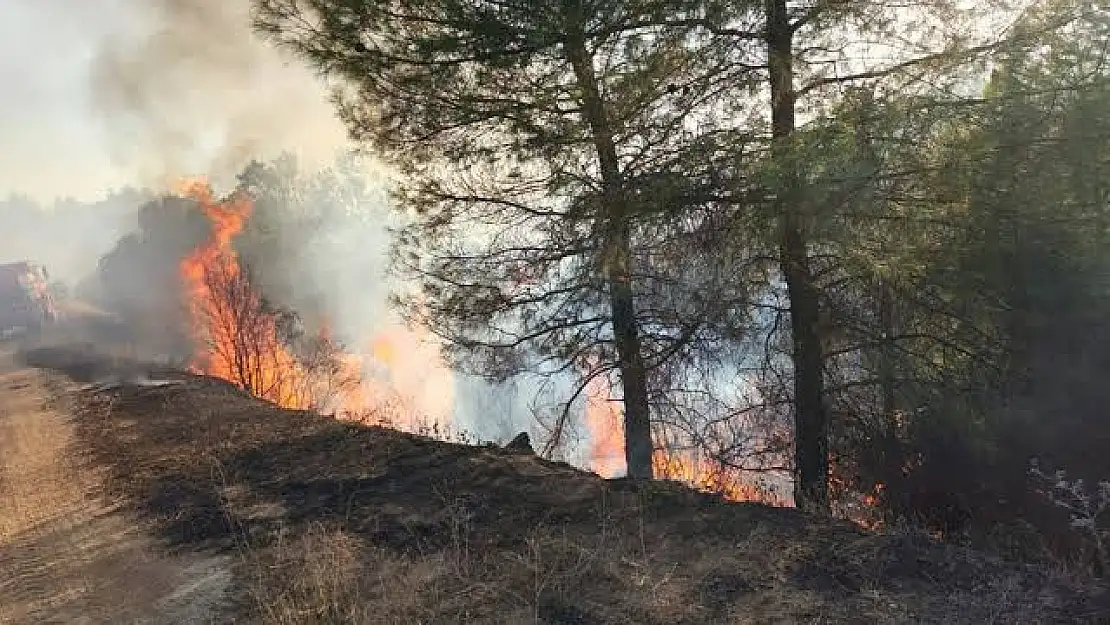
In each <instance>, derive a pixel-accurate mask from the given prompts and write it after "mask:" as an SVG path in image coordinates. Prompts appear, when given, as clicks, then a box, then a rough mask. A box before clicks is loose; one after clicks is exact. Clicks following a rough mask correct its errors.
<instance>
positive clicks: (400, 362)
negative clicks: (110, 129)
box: [175, 178, 454, 429]
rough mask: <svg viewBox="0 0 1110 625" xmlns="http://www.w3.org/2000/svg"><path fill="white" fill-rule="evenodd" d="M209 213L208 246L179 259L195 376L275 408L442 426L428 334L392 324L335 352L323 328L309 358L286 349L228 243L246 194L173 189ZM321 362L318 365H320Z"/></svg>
mask: <svg viewBox="0 0 1110 625" xmlns="http://www.w3.org/2000/svg"><path fill="white" fill-rule="evenodd" d="M175 190H176V193H177V195H179V196H182V197H187V198H191V199H193V200H194V201H196V202H197V205H198V206H199V208H200V209H201V211H202V212H203V213H204V214H205V215H206V216H207V218H208V221H209V226H210V232H209V236H208V238H207V240H206V241H205V242H204V243H203V244H202V245H200V246H199V247H197V248H196V249H195V250H193V251H192V252H191V253H189V254H188V255H187V256H186V257H185V258H183V259H181V262H180V275H181V279H182V282H183V285H184V296H185V303H186V306H187V309H188V314H189V319H190V322H191V331H192V337H193V342H194V357H193V360H192V362H191V363H190V369H191V370H192V371H193V372H194V373H199V374H203V375H210V376H213V377H219V378H222V379H225V380H228V381H230V382H233V383H235V384H236V385H238V386H239V387H240V388H243V389H244V390H247V391H248V392H250V393H252V394H253V395H256V396H258V397H261V398H263V399H267V400H269V401H272V402H274V403H276V404H278V405H280V406H283V407H286V408H295V409H314V410H327V411H331V412H334V413H335V414H337V415H342V416H346V417H349V418H356V419H363V420H372V421H377V422H387V423H389V424H391V425H393V426H395V427H401V428H406V429H416V428H418V427H421V426H423V425H427V422H429V421H430V422H432V423H434V424H437V425H441V426H446V425H448V424H449V422H450V419H451V415H452V412H453V409H454V393H453V391H454V385H453V377H452V375H451V372H450V370H449V369H448V367H447V366H446V364H445V363H444V361H443V357H442V354H441V353H440V351H439V348H438V346H436V345H435V344H434V343H433V342H432V341H430V340H429V336H428V333H427V332H426V331H423V332H422V331H421V330H420V329H415V330H414V329H409V328H407V327H403V326H400V325H397V326H390V327H387V328H385V329H383V330H381V331H379V332H378V333H377V334H376V335H375V337H374V338H373V340H372V341H371V344H370V345H369V346H368V349H367V351H366V353H363V354H352V353H346V352H342V351H340V350H338V347H337V343H336V342H335V341H334V340H333V338H332V336H331V331H330V328H329V327H328V325H327V324H326V323H325V324H324V327H322V328H321V329H320V330H319V333H318V335H317V336H316V337H315V341H314V342H312V343H311V344H310V346H309V349H308V351H309V353H307V354H303V353H301V351H304V350H303V349H299V350H298V353H297V354H294V353H292V352H291V351H290V348H289V346H288V344H287V342H286V341H285V340H283V335H282V326H281V318H280V316H279V315H278V314H276V313H274V312H272V311H270V310H269V309H268V308H267V306H265V304H264V302H263V301H262V298H261V295H260V294H259V293H258V292H257V291H256V290H255V289H254V287H253V285H252V284H251V281H250V280H249V276H246V275H244V273H243V269H242V268H241V267H240V265H239V260H238V256H237V254H236V252H235V249H234V247H233V246H232V243H233V241H234V239H235V237H236V236H237V235H239V234H240V233H241V232H242V231H243V228H244V226H245V225H246V222H247V220H248V219H249V218H250V216H251V213H252V209H253V206H252V203H251V200H250V197H249V196H247V195H246V194H245V193H236V194H234V195H232V196H231V197H229V198H225V199H218V198H216V197H215V195H214V194H213V192H212V188H211V187H210V186H209V185H208V184H207V182H206V181H205V180H203V179H199V178H197V179H188V180H184V181H181V182H180V183H178V184H177V185H175ZM320 361H326V366H319V364H320Z"/></svg>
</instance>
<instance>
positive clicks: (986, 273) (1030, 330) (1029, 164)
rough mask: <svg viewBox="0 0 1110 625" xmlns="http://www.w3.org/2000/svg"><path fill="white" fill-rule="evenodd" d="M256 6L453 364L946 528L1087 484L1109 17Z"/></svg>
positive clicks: (1093, 10)
mask: <svg viewBox="0 0 1110 625" xmlns="http://www.w3.org/2000/svg"><path fill="white" fill-rule="evenodd" d="M257 4H258V6H259V9H260V16H261V17H260V22H259V26H260V28H261V29H262V30H263V31H264V32H266V33H268V34H269V35H270V36H271V37H272V38H273V39H274V40H275V41H276V42H277V43H278V44H280V45H283V46H285V47H287V48H289V49H292V50H294V51H296V52H298V53H299V54H300V55H301V56H303V57H304V58H305V59H306V60H307V61H308V62H310V63H312V64H313V65H314V66H316V67H318V68H319V69H321V70H323V71H324V72H326V73H328V74H329V75H331V76H333V77H335V78H336V79H340V80H343V81H345V82H346V83H347V84H349V88H345V89H344V90H343V91H341V97H340V106H339V111H340V113H341V114H342V115H343V116H344V118H345V120H346V121H347V123H348V126H349V128H350V129H351V131H352V132H353V134H354V135H355V136H356V137H358V138H360V139H362V140H364V141H365V142H367V143H368V144H370V145H371V146H373V147H374V148H375V149H377V150H379V151H380V152H381V153H382V154H383V155H384V156H385V157H386V158H387V159H389V160H390V161H391V162H393V163H395V164H396V165H397V166H398V168H399V170H400V172H401V177H400V178H399V180H400V187H399V191H398V194H397V197H398V200H399V201H400V203H401V205H402V206H405V207H408V208H409V209H410V210H411V211H413V214H414V215H415V219H414V222H413V225H412V226H411V227H410V228H408V229H407V230H406V231H405V232H404V233H403V235H402V238H401V239H400V241H399V246H400V247H399V253H400V254H402V255H403V259H404V263H405V264H404V267H405V268H406V269H407V270H408V273H409V275H410V276H412V277H413V278H414V279H416V280H417V281H418V282H421V283H423V285H424V289H423V291H422V293H421V295H420V297H418V298H416V299H415V300H414V301H415V302H418V303H419V306H420V307H421V310H422V311H424V312H425V313H426V314H427V315H429V317H428V318H430V319H431V323H432V325H433V326H434V327H435V328H436V329H437V331H438V332H440V333H442V334H443V335H444V336H446V337H448V338H449V339H450V340H451V342H452V345H453V348H452V349H453V350H454V351H453V353H454V355H455V360H456V362H457V363H458V364H459V365H460V366H464V367H468V368H470V369H471V370H474V371H483V372H485V373H486V374H488V375H491V376H506V377H511V376H514V375H545V374H547V373H549V372H551V371H554V370H558V371H566V372H570V373H575V374H577V375H578V376H580V377H579V379H580V380H583V382H585V380H588V379H589V378H590V377H591V376H595V375H603V374H604V375H610V374H611V375H610V379H611V381H612V383H613V384H614V388H618V389H620V396H621V397H622V400H623V405H624V414H625V421H624V435H625V439H626V441H625V442H626V445H627V449H628V453H627V460H628V462H629V471H630V473H631V474H632V475H639V476H644V475H650V473H651V472H652V467H651V466H650V461H649V460H645V455H644V454H645V452H644V446H645V445H648V446H650V445H651V444H652V443H651V439H652V435H651V434H650V432H651V430H652V429H654V431H655V436H654V439H655V440H654V442H655V444H656V445H659V444H663V443H664V442H668V441H667V439H668V438H670V437H676V438H677V439H681V440H684V442H686V443H688V444H689V443H693V444H695V445H700V446H701V447H702V448H703V449H704V450H707V451H708V452H709V453H710V455H711V456H713V457H715V458H717V459H719V460H721V461H722V462H724V463H729V462H733V463H735V465H734V466H742V464H743V463H741V462H737V461H736V459H737V458H745V457H747V456H748V455H749V454H752V453H755V454H756V455H760V452H761V451H762V452H769V453H771V454H772V455H773V456H776V457H777V458H778V460H777V461H776V462H775V463H772V465H774V464H776V463H778V462H779V461H783V462H784V463H785V464H786V465H788V466H790V467H792V468H793V471H794V472H795V500H796V501H797V502H798V503H799V504H800V505H802V506H804V507H806V508H808V509H811V510H814V511H822V510H824V511H828V510H829V508H830V506H834V507H836V508H837V509H843V506H844V505H846V504H847V503H850V502H851V501H852V500H853V497H858V498H861V500H862V501H865V502H870V503H871V504H872V505H874V506H877V510H878V511H879V512H880V513H881V514H883V515H886V516H888V518H890V519H893V518H907V519H915V520H924V521H925V522H926V523H927V524H930V525H932V526H935V527H936V528H938V529H941V530H943V531H945V532H958V531H964V530H966V529H968V528H969V527H973V526H976V524H977V523H980V524H981V525H978V526H977V527H985V526H989V525H990V524H991V523H993V522H994V521H996V520H998V519H999V518H1010V519H1012V518H1014V516H1015V515H1017V514H1019V513H1020V511H1026V512H1027V513H1028V514H1030V515H1033V516H1034V517H1035V516H1036V514H1039V513H1034V512H1031V510H1032V509H1033V507H1035V505H1034V503H1033V502H1032V501H1031V500H1030V498H1029V497H1027V496H1023V495H1022V493H1028V488H1027V479H1026V478H1027V476H1026V469H1027V468H1028V462H1029V460H1030V458H1031V457H1033V456H1046V457H1047V456H1051V457H1053V459H1054V460H1053V462H1056V463H1062V464H1069V463H1074V464H1077V465H1078V464H1082V465H1083V468H1082V469H1081V471H1082V472H1083V473H1084V475H1086V476H1088V477H1089V478H1095V479H1097V478H1099V477H1105V476H1108V475H1110V466H1106V465H1105V461H1104V460H1098V459H1096V457H1095V454H1094V453H1092V452H1091V451H1081V449H1083V450H1087V449H1088V445H1090V446H1091V448H1093V446H1094V444H1093V443H1091V442H1090V441H1093V440H1100V441H1101V440H1105V439H1104V438H1103V436H1104V433H1103V432H1104V429H1105V428H1106V425H1105V423H1106V421H1105V416H1104V412H1105V411H1104V409H1102V408H1101V407H1099V406H1100V405H1105V403H1104V400H1105V398H1104V397H1103V396H1102V395H1103V392H1102V390H1101V385H1099V384H1097V383H1093V384H1092V383H1088V382H1089V381H1092V380H1095V379H1098V378H1100V377H1102V376H1103V375H1105V363H1103V362H1102V359H1101V357H1100V356H1099V355H1098V354H1101V353H1102V351H1103V350H1101V349H1100V348H1098V347H1096V346H1097V345H1101V340H1102V339H1101V338H1100V337H1101V336H1102V331H1101V330H1100V328H1101V326H1102V325H1104V324H1103V323H1102V321H1101V319H1102V316H1103V315H1102V314H1101V311H1103V310H1105V309H1104V306H1105V304H1104V303H1103V298H1105V296H1106V293H1107V292H1108V291H1107V289H1106V288H1105V285H1103V284H1102V280H1103V278H1102V276H1105V275H1106V273H1105V271H1104V269H1105V267H1106V262H1107V261H1110V258H1107V257H1106V255H1105V254H1106V253H1105V252H1104V251H1103V250H1105V249H1106V248H1105V246H1104V245H1103V244H1102V238H1103V237H1104V236H1105V233H1106V232H1107V230H1106V222H1105V219H1106V214H1107V210H1108V208H1110V207H1108V206H1107V195H1106V194H1105V190H1104V189H1103V188H1102V184H1101V182H1100V181H1101V180H1104V179H1105V174H1106V171H1105V167H1106V164H1105V163H1106V161H1105V159H1103V158H1101V156H1100V155H1101V154H1102V153H1103V152H1104V151H1105V149H1106V146H1107V137H1106V136H1105V134H1102V133H1099V132H1098V130H1097V129H1098V128H1100V127H1101V126H1102V125H1103V124H1104V122H1103V121H1102V119H1103V118H1104V117H1105V112H1106V110H1107V108H1106V107H1107V102H1106V101H1105V100H1104V99H1103V94H1104V93H1105V89H1106V85H1107V74H1106V72H1105V66H1104V65H1103V62H1104V61H1105V58H1104V54H1105V49H1106V47H1105V45H1104V44H1105V43H1106V41H1107V36H1108V33H1107V30H1106V28H1107V26H1108V24H1110V17H1108V15H1107V13H1106V11H1105V10H1104V9H1103V8H1102V7H1098V6H1095V5H1091V4H1087V3H1072V2H1067V1H1065V2H1044V3H1031V4H1028V5H1023V6H1021V7H1013V8H1006V7H1002V6H994V5H991V6H987V5H986V4H985V3H984V4H981V5H966V6H965V5H961V6H959V7H957V6H956V5H955V4H948V3H921V4H919V5H913V6H909V7H907V6H905V5H898V7H894V6H888V5H886V4H884V3H862V4H859V3H856V4H852V5H851V6H848V5H841V4H831V5H830V4H828V3H819V2H818V3H812V4H810V3H801V4H791V3H786V2H771V3H767V4H763V3H757V4H752V5H748V4H744V3H741V4H736V3H715V2H711V1H710V2H674V3H662V4H660V3H641V2H635V1H630V2H625V1H602V2H577V1H568V2H562V3H555V4H543V5H542V6H541V5H539V4H536V3H531V2H515V3H514V2H509V3H477V4H475V3H463V2H455V1H454V0H436V1H433V2H421V1H415V0H413V1H408V0H399V1H397V2H383V3H366V4H363V5H359V6H358V7H352V6H351V5H349V4H347V3H341V2H327V1H324V2H311V3H309V2H299V1H297V0H259V1H258V2H257ZM431 13H434V14H436V15H439V16H444V17H442V18H441V19H438V20H436V21H432V22H430V21H429V20H427V19H426V16H427V15H429V14H431ZM875 41H885V42H895V41H897V42H899V43H897V44H891V43H886V44H881V45H880V44H876V43H872V42H875ZM1080 128H1082V129H1083V130H1082V131H1080V130H1079V129H1080ZM1091 129H1094V130H1091ZM1065 355H1067V356H1065ZM1064 371H1066V373H1064ZM1064 379H1067V380H1069V383H1068V384H1066V385H1065V384H1064V382H1063V380H1064ZM1055 380H1059V381H1058V382H1054V381H1055ZM1080 380H1082V381H1083V382H1079V381H1080ZM583 387H584V384H583ZM1080 387H1081V388H1080ZM1065 389H1067V390H1065ZM684 393H690V394H691V395H696V396H697V397H698V399H697V400H694V401H690V402H682V401H679V399H678V398H680V397H682V396H683V394H684ZM1096 397H1098V399H1096ZM712 406H716V407H719V409H718V410H709V409H708V408H710V407H712ZM646 423H651V426H650V427H648V426H646V425H645V424H646ZM679 424H681V427H679V428H678V429H679V430H680V431H679V432H678V433H677V436H676V432H675V430H676V426H677V425H679ZM776 424H777V425H778V426H781V427H785V428H787V429H789V430H793V432H794V435H793V441H792V442H793V448H794V453H793V455H792V457H784V454H783V453H782V452H783V451H784V450H783V449H781V448H776V446H774V445H767V443H769V442H772V441H773V439H774V437H773V436H769V435H765V436H756V437H752V438H754V439H756V440H757V441H758V443H762V444H763V445H764V446H765V447H764V448H763V449H762V450H761V449H759V444H756V445H755V446H754V447H753V446H752V444H751V443H752V440H751V438H747V437H745V434H751V433H752V432H756V431H759V429H758V428H760V427H762V428H767V430H766V431H767V432H774V431H776V428H775V425H776ZM691 426H692V427H691ZM730 426H731V428H732V429H731V431H730V429H729V428H730ZM682 427H684V428H685V431H681V430H682ZM554 431H555V432H556V433H557V432H558V428H556V429H555V430H554ZM722 432H728V433H729V434H731V435H732V436H731V440H725V441H722V440H721V434H722ZM1049 432H1051V434H1049ZM645 437H646V438H645ZM725 438H726V439H727V438H729V437H728V436H727V435H726V436H725ZM737 441H744V443H742V444H737ZM1033 441H1037V442H1036V443H1035V444H1034V443H1033ZM1079 441H1084V442H1082V443H1081V442H1079ZM1065 449H1067V451H1065ZM1049 517H1052V515H1051V514H1050V513H1048V512H1045V513H1044V515H1043V516H1042V517H1037V518H1038V520H1039V521H1044V522H1046V523H1047V522H1049V521H1048V519H1049ZM1031 518H1032V517H1031ZM1057 529H1059V528H1057Z"/></svg>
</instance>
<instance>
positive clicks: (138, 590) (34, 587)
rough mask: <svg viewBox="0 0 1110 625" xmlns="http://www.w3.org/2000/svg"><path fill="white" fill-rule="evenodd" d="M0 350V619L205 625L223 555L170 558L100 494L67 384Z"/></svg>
mask: <svg viewBox="0 0 1110 625" xmlns="http://www.w3.org/2000/svg"><path fill="white" fill-rule="evenodd" d="M13 351H14V350H13V348H11V347H10V346H0V624H4V625H6V624H9V623H10V624H16V623H19V624H22V623H28V624H30V623H35V624H39V623H212V622H220V621H221V620H222V619H220V618H218V611H219V609H220V606H221V605H222V603H223V599H224V596H225V592H226V591H227V589H228V586H229V584H230V582H231V574H230V572H229V564H228V562H227V560H226V558H224V557H215V556H202V555H198V554H185V555H170V554H168V553H166V551H165V550H164V549H163V548H161V546H160V545H159V543H158V541H157V540H156V539H155V538H153V537H152V536H151V534H150V533H149V532H148V531H147V530H146V528H144V527H143V525H142V524H141V523H140V522H139V521H138V520H137V519H136V518H135V517H134V516H132V515H130V514H129V513H127V512H125V511H124V508H123V507H122V506H119V505H115V504H113V503H112V502H111V501H109V500H108V499H107V498H106V496H105V495H104V489H103V484H102V477H101V472H100V470H99V469H98V468H97V467H95V466H91V464H90V462H89V460H88V459H87V456H86V454H84V453H83V452H82V451H81V448H80V446H79V445H78V444H77V441H76V439H75V435H74V428H73V425H72V423H71V420H70V416H69V414H70V411H69V410H68V409H67V405H66V404H67V401H69V399H68V393H67V391H68V390H71V389H72V388H73V383H72V382H69V381H67V380H63V379H61V378H58V377H54V376H51V375H49V374H46V373H44V372H42V371H39V370H35V369H29V368H25V367H22V366H20V365H18V364H17V362H16V359H15V357H14V353H13Z"/></svg>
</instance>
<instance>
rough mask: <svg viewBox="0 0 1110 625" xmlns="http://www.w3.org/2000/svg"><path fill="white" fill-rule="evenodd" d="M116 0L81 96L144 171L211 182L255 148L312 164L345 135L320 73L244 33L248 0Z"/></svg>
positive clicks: (122, 158)
mask: <svg viewBox="0 0 1110 625" xmlns="http://www.w3.org/2000/svg"><path fill="white" fill-rule="evenodd" d="M117 1H118V4H119V9H120V12H121V13H122V14H123V16H125V18H126V19H123V20H120V22H119V26H118V27H117V29H116V30H115V31H114V32H111V33H110V36H107V37H105V38H104V39H103V40H102V41H101V43H100V47H99V48H98V50H97V52H96V54H95V55H94V56H93V58H92V60H91V62H90V68H89V86H90V96H91V100H90V101H91V104H92V106H93V110H94V111H96V112H97V113H99V116H100V121H101V122H102V124H103V128H104V131H105V134H106V137H107V141H108V145H107V147H108V149H109V151H110V154H111V155H112V158H113V159H114V160H115V161H116V162H117V163H120V164H122V165H124V166H125V167H127V168H128V169H131V170H132V171H134V172H135V174H136V176H137V178H138V179H139V180H140V181H141V182H143V183H145V184H148V185H155V186H157V184H158V183H160V182H162V181H164V180H165V179H166V178H167V177H174V176H180V175H183V174H192V173H203V174H205V175H207V176H209V178H210V179H212V181H213V182H214V183H215V184H216V185H217V186H220V183H225V184H226V183H227V182H230V180H231V178H230V177H231V176H232V175H233V174H234V173H236V172H238V171H239V170H240V169H241V168H242V167H243V166H244V165H245V164H246V163H247V162H248V161H249V160H250V159H252V158H269V157H274V156H276V155H277V154H278V153H279V152H282V151H288V150H292V151H294V152H296V153H297V155H298V156H299V157H300V158H301V160H302V161H303V162H306V163H313V162H315V163H319V162H323V161H326V160H328V159H330V158H331V157H333V156H334V154H335V152H336V150H337V149H339V148H341V147H343V146H344V145H345V131H344V128H343V125H342V123H341V122H340V121H339V120H338V119H337V118H336V116H335V113H334V109H333V108H332V106H331V104H330V102H329V101H328V99H327V97H326V89H325V88H324V85H323V83H322V82H321V81H320V80H318V79H317V78H316V77H315V76H313V75H312V74H311V73H310V72H309V71H308V70H307V69H306V68H305V67H304V66H303V64H300V63H298V62H296V60H293V59H289V58H287V57H286V56H285V55H283V53H281V52H280V51H278V50H276V49H275V48H273V47H272V46H269V45H267V44H266V43H265V42H263V41H261V40H260V39H259V38H258V37H257V36H256V35H255V34H254V33H253V32H252V30H251V16H250V3H249V1H248V0H117Z"/></svg>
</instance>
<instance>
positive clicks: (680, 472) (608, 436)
mask: <svg viewBox="0 0 1110 625" xmlns="http://www.w3.org/2000/svg"><path fill="white" fill-rule="evenodd" d="M586 391H587V400H586V410H585V422H586V429H587V431H588V433H589V438H590V469H591V470H593V471H594V472H595V473H597V474H598V475H600V476H602V477H606V478H608V477H614V476H616V475H619V474H621V473H623V472H624V470H625V459H624V435H623V424H622V419H621V411H620V406H619V402H616V401H613V400H612V399H611V391H610V389H609V385H608V382H607V381H606V380H605V379H604V378H603V377H597V378H594V379H593V380H591V381H590V384H589V385H588V386H587V389H586ZM652 469H653V472H654V474H655V476H656V477H657V478H660V479H667V480H675V481H679V482H684V483H686V484H689V485H690V486H692V487H694V488H696V489H698V490H702V491H706V492H712V493H717V494H720V495H721V496H722V497H724V498H725V499H726V500H728V501H737V502H739V501H758V502H762V503H768V504H772V505H779V506H786V505H789V502H788V501H786V500H785V499H783V498H782V497H780V496H778V495H776V494H775V493H771V492H767V491H765V490H763V489H761V488H759V487H758V486H756V485H754V484H752V483H750V482H749V481H747V480H745V479H743V477H742V476H741V475H739V474H738V472H736V471H735V470H730V469H729V468H727V467H724V466H721V465H720V463H715V462H712V461H710V460H708V459H706V458H704V457H703V454H701V453H699V452H698V451H697V450H669V449H657V450H656V451H655V453H654V455H653V456H652Z"/></svg>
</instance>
